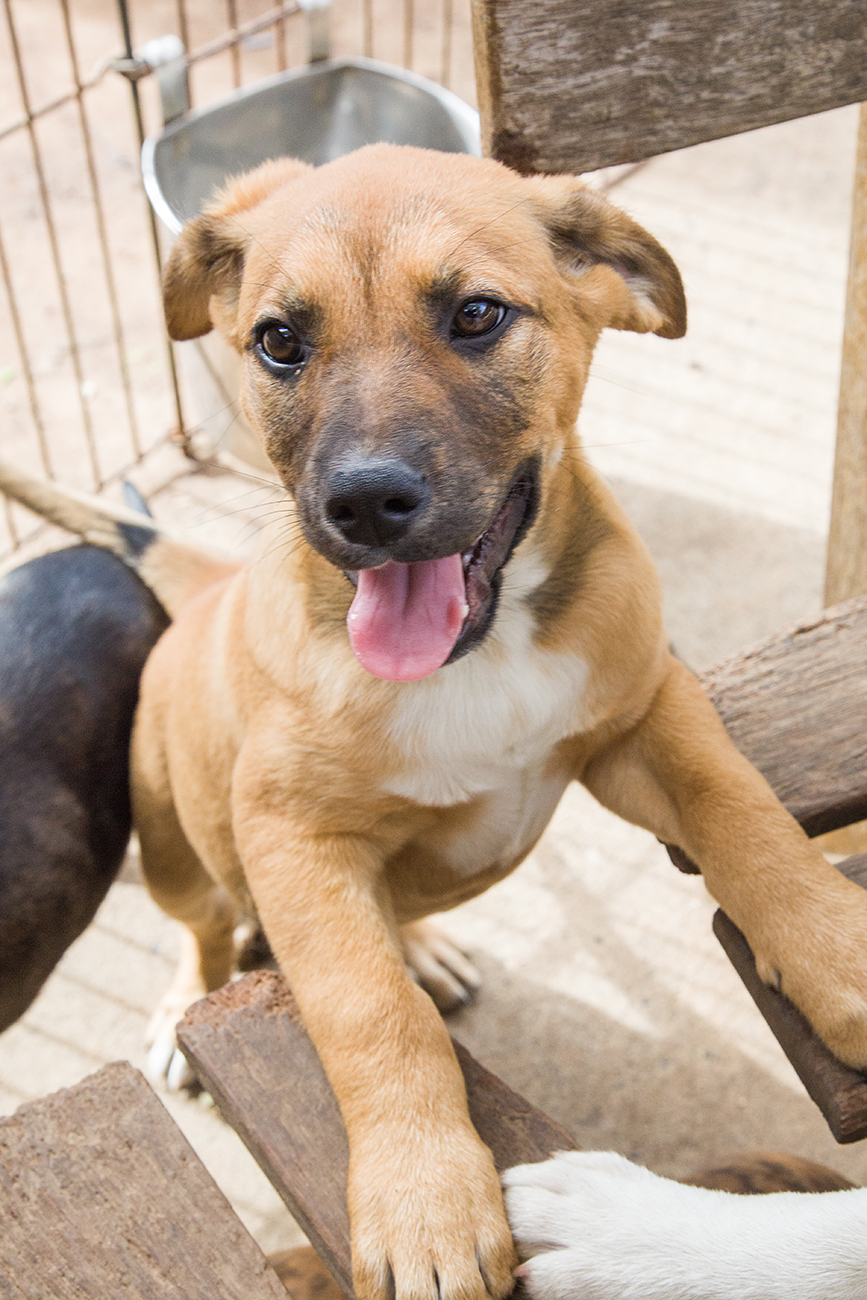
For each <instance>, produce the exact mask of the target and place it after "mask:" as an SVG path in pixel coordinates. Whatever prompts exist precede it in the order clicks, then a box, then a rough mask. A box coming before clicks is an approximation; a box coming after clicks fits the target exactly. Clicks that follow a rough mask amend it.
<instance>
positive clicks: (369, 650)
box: [346, 555, 467, 682]
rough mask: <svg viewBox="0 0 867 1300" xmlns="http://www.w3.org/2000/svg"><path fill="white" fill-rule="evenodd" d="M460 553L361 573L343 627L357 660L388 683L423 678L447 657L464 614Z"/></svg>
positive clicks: (456, 636) (384, 566) (464, 590)
mask: <svg viewBox="0 0 867 1300" xmlns="http://www.w3.org/2000/svg"><path fill="white" fill-rule="evenodd" d="M466 599H467V595H466V586H465V584H464V568H463V564H462V562H461V557H460V555H447V556H446V557H445V559H442V560H422V561H419V563H417V564H396V563H395V562H394V561H393V560H389V562H388V563H387V564H384V565H383V566H382V568H381V569H360V570H359V572H358V590H357V591H356V593H355V599H354V600H353V602H352V607H351V609H350V611H349V616H348V618H347V620H346V625H347V627H348V629H349V642H350V645H351V646H352V649H353V650H354V651H355V654H356V657H357V658H358V660H359V662H360V663H361V664H362V665H363V667H365V668H366V669H367V671H368V672H369V673H373V675H374V677H383V678H385V679H386V681H392V682H414V681H417V680H418V678H420V677H427V675H428V674H429V673H432V672H434V671H435V669H437V668H439V667H440V666H441V665H442V664H444V663H445V661H446V660H447V659H448V657H449V655H450V654H451V652H452V649H453V648H454V644H455V642H456V641H457V639H458V633H459V632H460V630H461V626H462V624H463V621H464V618H465V616H466Z"/></svg>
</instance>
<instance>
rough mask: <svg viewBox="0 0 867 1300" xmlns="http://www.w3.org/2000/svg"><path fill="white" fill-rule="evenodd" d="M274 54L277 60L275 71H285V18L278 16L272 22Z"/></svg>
mask: <svg viewBox="0 0 867 1300" xmlns="http://www.w3.org/2000/svg"><path fill="white" fill-rule="evenodd" d="M274 55H275V57H276V60H277V71H278V72H285V71H286V69H287V67H288V66H289V62H288V59H287V57H286V19H285V18H278V19H277V21H276V23H275V24H274Z"/></svg>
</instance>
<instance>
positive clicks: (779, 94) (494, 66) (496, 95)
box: [473, 0, 867, 173]
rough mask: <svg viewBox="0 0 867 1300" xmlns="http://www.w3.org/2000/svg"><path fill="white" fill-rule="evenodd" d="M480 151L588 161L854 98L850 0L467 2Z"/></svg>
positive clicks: (621, 157) (528, 166)
mask: <svg viewBox="0 0 867 1300" xmlns="http://www.w3.org/2000/svg"><path fill="white" fill-rule="evenodd" d="M473 32H474V42H475V53H476V78H477V83H478V90H479V106H480V110H481V116H482V140H483V147H484V149H485V152H486V153H490V154H492V155H493V156H494V157H495V158H499V159H500V160H501V161H502V162H505V163H507V164H508V165H509V166H511V167H515V168H517V170H518V171H521V172H525V173H531V172H547V171H552V172H563V171H567V172H570V171H591V170H594V169H595V168H597V167H607V166H611V165H612V164H615V163H625V162H637V161H638V160H639V159H641V158H647V157H650V156H652V155H653V154H659V153H665V152H667V151H668V150H670V149H682V148H683V147H684V146H685V145H690V144H696V143H698V142H699V141H701V140H715V139H717V138H719V137H720V136H725V135H733V134H735V133H736V132H738V131H748V130H751V129H753V128H754V127H759V126H766V125H768V124H769V123H771V122H784V121H787V120H788V119H789V118H793V117H801V116H803V115H805V114H807V113H818V112H821V111H822V110H823V109H827V108H836V107H837V106H838V105H841V104H851V103H855V102H858V101H860V100H865V99H867V24H865V21H864V8H863V0H822V3H821V4H817V3H815V0H732V2H731V3H729V4H714V3H712V0H641V3H638V0H633V2H632V3H631V4H624V3H619V4H611V3H610V2H609V0H473Z"/></svg>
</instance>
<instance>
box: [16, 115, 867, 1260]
mask: <svg viewBox="0 0 867 1300" xmlns="http://www.w3.org/2000/svg"><path fill="white" fill-rule="evenodd" d="M855 124H856V114H855V110H850V109H845V110H840V111H838V112H835V113H831V114H825V115H822V116H821V117H817V118H814V119H810V120H808V121H802V122H799V123H795V124H789V125H784V126H780V127H774V128H770V129H768V130H767V131H762V132H755V133H753V134H751V135H749V136H743V137H739V138H737V139H733V140H729V141H722V142H718V143H716V144H713V145H704V146H699V147H698V148H696V149H692V150H688V151H685V152H683V153H681V154H678V155H671V156H668V157H664V158H660V159H656V160H654V161H653V162H651V163H649V164H648V165H647V166H646V167H644V168H642V169H641V170H639V171H637V172H635V173H634V174H633V175H632V176H630V177H629V178H628V179H626V180H625V181H624V182H623V183H622V184H621V185H620V186H619V187H618V189H617V190H616V191H615V193H614V195H613V197H614V198H615V199H616V201H618V202H619V203H621V204H622V205H623V206H624V207H626V208H628V209H629V210H630V211H631V212H632V213H633V215H635V216H636V217H637V218H638V219H639V220H641V221H643V222H644V223H645V224H646V225H647V226H648V227H649V228H650V229H651V230H653V232H654V233H655V234H656V235H657V236H658V237H659V238H660V239H661V241H662V242H663V243H664V244H666V246H667V247H668V248H669V249H670V251H671V252H672V253H673V254H674V256H675V259H676V260H677V261H678V262H679V264H680V265H681V267H682V269H683V271H684V275H685V280H686V283H687V290H688V296H689V300H690V310H691V329H690V332H689V334H688V335H687V337H686V339H685V340H683V341H682V342H676V343H671V342H666V341H664V340H660V339H656V338H647V337H641V338H639V337H637V336H631V335H630V336H627V335H611V336H610V337H609V338H607V339H606V340H605V341H604V343H603V345H602V346H601V348H600V351H599V355H598V359H597V362H596V364H595V366H594V377H593V379H592V381H591V385H590V388H589V391H588V394H587V401H586V408H585V414H584V418H583V421H582V428H583V432H584V437H585V442H586V445H587V448H588V455H589V456H590V458H591V459H592V460H593V462H594V463H595V464H596V465H597V466H598V468H599V469H600V470H601V472H602V473H604V474H605V475H606V476H607V477H608V479H609V481H610V482H611V484H612V486H613V487H614V489H615V491H616V492H617V493H618V495H619V496H620V497H621V499H622V500H623V502H624V503H625V505H626V507H627V508H628V510H629V511H630V513H631V515H632V517H633V518H634V519H635V521H636V523H637V525H638V527H639V529H640V530H641V532H642V533H643V535H644V536H645V538H646V540H647V543H648V545H649V547H650V549H651V551H652V553H653V555H654V557H655V559H656V561H657V564H658V565H659V568H660V571H661V574H662V577H663V583H664V587H665V593H666V609H667V617H668V624H669V631H670V634H671V636H672V638H673V640H674V641H675V644H676V645H677V647H678V649H679V651H680V653H681V654H682V655H683V656H684V657H685V658H686V659H687V661H688V662H690V663H691V664H692V665H693V666H694V667H696V668H702V667H704V666H707V665H709V664H710V663H712V662H713V661H714V660H716V659H718V658H720V657H722V656H724V655H726V654H728V653H730V652H731V651H733V650H735V649H737V648H739V647H741V646H743V645H744V644H746V643H749V642H750V641H754V640H757V639H759V638H760V637H763V636H764V635H766V634H767V633H768V632H770V631H772V630H774V629H776V628H779V627H781V626H785V625H786V624H787V623H790V622H794V621H796V620H798V619H800V618H802V617H805V616H809V615H811V614H812V613H814V612H815V611H816V610H817V609H818V608H819V606H820V604H821V586H822V568H823V555H824V537H825V533H826V529H827V516H828V503H829V497H830V478H831V465H832V458H833V442H834V412H835V406H836V386H837V371H838V365H839V348H840V337H841V331H842V306H843V296H844V287H845V273H846V257H847V241H848V218H849V191H850V186H851V172H852V164H853V159H854V139H855ZM173 455H174V453H170V452H165V453H163V454H162V457H161V458H158V462H157V463H152V464H151V465H150V466H149V468H148V469H147V471H146V473H145V474H144V476H143V478H142V484H143V486H144V487H145V488H146V489H147V488H153V486H154V485H155V484H156V483H157V482H162V483H167V484H168V486H166V487H164V488H163V490H162V491H160V492H158V493H157V495H156V497H155V501H154V505H155V509H156V511H157V512H158V514H159V515H160V517H163V518H167V519H176V520H177V521H179V522H182V523H186V524H187V525H188V526H190V527H191V528H192V529H193V531H194V533H195V534H196V535H198V536H201V537H208V536H210V537H213V538H214V539H218V540H221V541H223V542H224V543H228V544H231V545H237V546H241V545H246V544H247V543H248V541H249V537H250V533H251V530H254V529H255V522H254V520H255V513H256V504H257V499H258V489H256V488H251V486H250V484H249V483H246V482H245V481H243V480H239V479H237V478H234V477H232V476H231V475H228V474H215V473H192V474H191V473H190V472H188V470H187V469H186V468H185V467H184V466H183V465H182V464H180V462H179V461H177V462H176V461H174V460H173V459H172V456H173ZM712 912H713V904H712V903H711V902H710V900H709V899H708V897H707V895H706V893H705V891H704V889H703V886H702V883H701V881H700V880H699V879H696V878H693V877H684V876H681V875H679V874H678V873H677V872H676V871H675V870H674V868H673V867H672V866H671V865H670V863H669V861H668V858H667V856H666V855H665V853H664V852H663V851H662V849H661V848H660V847H659V845H658V844H657V843H656V842H655V841H654V840H653V838H652V837H651V836H649V835H647V834H646V833H645V832H643V831H640V830H637V829H635V828H633V827H630V826H627V825H626V824H624V823H623V822H620V821H618V820H617V819H616V818H614V817H613V816H611V815H610V814H608V813H607V812H605V811H604V810H602V809H601V808H600V807H599V806H598V805H596V804H595V802H594V801H593V800H592V799H591V798H590V797H589V796H588V795H587V794H586V793H585V792H584V791H583V790H581V789H578V788H575V789H572V790H570V791H569V792H568V793H567V795H566V797H565V798H564V800H563V802H562V804H561V807H560V809H559V810H558V812H557V814H556V816H555V818H554V821H553V823H552V825H551V827H550V829H549V831H548V832H547V834H546V835H545V837H544V839H543V841H542V843H541V844H540V846H539V848H538V849H537V851H536V852H535V853H534V854H533V855H532V857H531V859H529V860H528V861H527V862H526V863H525V864H524V865H523V866H522V867H521V868H520V870H519V871H518V872H516V873H515V875H514V876H513V877H511V878H510V879H509V880H506V881H504V882H502V883H501V884H499V885H497V886H496V887H495V888H494V889H492V890H490V891H489V892H488V893H487V894H486V895H484V896H483V897H482V898H480V899H477V900H475V901H473V902H471V903H469V904H466V905H464V906H463V907H460V908H458V909H456V910H455V911H454V912H452V913H450V914H449V915H448V916H446V917H444V918H443V921H442V924H443V926H444V928H446V929H447V930H448V932H449V933H450V934H451V935H453V936H454V937H455V938H457V939H458V940H459V941H460V942H462V943H463V944H464V945H465V946H466V947H467V949H468V950H469V951H470V952H471V953H472V955H473V957H474V959H475V960H476V961H477V962H478V964H479V966H480V967H481V969H482V971H483V973H484V976H485V983H484V986H483V988H482V991H481V993H480V995H479V998H478V1000H477V1002H476V1003H475V1004H474V1005H473V1006H472V1007H470V1008H468V1009H467V1010H465V1011H462V1012H461V1013H459V1014H458V1015H456V1016H454V1017H452V1019H451V1022H450V1024H451V1029H452V1032H453V1033H454V1034H455V1036H456V1037H458V1038H460V1039H461V1040H462V1041H463V1042H464V1043H466V1045H467V1046H468V1047H469V1048H470V1050H471V1051H473V1052H474V1053H475V1054H476V1055H477V1056H478V1057H479V1058H480V1059H481V1060H482V1061H483V1062H484V1063H485V1064H486V1065H487V1066H489V1067H490V1068H491V1069H493V1070H494V1071H495V1072H497V1073H498V1074H500V1075H501V1077H503V1078H504V1079H505V1080H506V1081H507V1082H508V1083H510V1084H511V1085H512V1086H513V1087H515V1088H517V1089H518V1090H519V1091H521V1092H523V1093H524V1094H525V1095H526V1096H527V1097H529V1098H530V1099H531V1100H532V1101H533V1102H535V1103H536V1104H537V1105H539V1106H541V1107H542V1108H543V1109H544V1110H546V1111H547V1112H548V1113H549V1114H551V1115H552V1116H553V1117H555V1118H556V1119H558V1120H560V1121H561V1122H562V1123H563V1124H565V1125H566V1126H567V1127H569V1128H570V1129H571V1130H572V1131H573V1132H574V1133H575V1134H576V1136H577V1138H578V1139H579V1140H580V1142H581V1143H582V1144H583V1145H585V1146H586V1147H606V1148H613V1149H615V1150H618V1151H621V1152H624V1153H625V1154H627V1155H629V1156H631V1157H633V1158H635V1159H638V1160H641V1161H643V1162H646V1163H647V1164H648V1165H649V1166H650V1167H651V1168H653V1169H656V1170H658V1171H660V1172H664V1173H674V1174H677V1173H682V1172H687V1171H688V1170H690V1169H692V1168H694V1167H695V1166H697V1165H698V1164H700V1163H702V1162H704V1161H706V1160H708V1159H712V1158H715V1157H717V1156H720V1155H723V1154H726V1153H729V1152H731V1151H732V1150H736V1149H741V1150H743V1149H745V1148H757V1147H760V1148H765V1149H768V1148H776V1149H782V1150H789V1151H793V1152H797V1153H799V1154H800V1155H803V1156H807V1157H811V1158H813V1159H819V1160H823V1161H825V1162H826V1163H828V1164H830V1165H832V1166H833V1167H835V1168H837V1169H840V1170H841V1171H844V1172H846V1173H848V1174H849V1175H850V1176H851V1177H853V1178H854V1179H855V1180H856V1181H859V1182H863V1183H867V1146H863V1145H862V1146H855V1147H849V1148H840V1147H837V1146H836V1145H835V1143H834V1142H833V1139H832V1138H831V1137H830V1135H829V1133H828V1131H827V1129H826V1127H825V1125H824V1122H823V1120H822V1119H821V1117H820V1116H819V1114H818V1112H817V1111H816V1110H815V1108H814V1107H813V1105H812V1103H811V1102H810V1101H809V1100H808V1098H807V1097H806V1095H805V1094H804V1092H803V1089H802V1087H801V1085H800V1083H799V1082H798V1080H797V1078H796V1077H795V1075H794V1072H793V1071H792V1069H791V1067H790V1066H789V1065H788V1063H787V1061H786V1060H785V1058H784V1057H783V1055H782V1052H781V1051H780V1049H779V1048H778V1047H777V1045H776V1042H775V1040H774V1039H773V1038H772V1036H771V1034H770V1031H769V1030H768V1029H767V1027H766V1025H765V1023H764V1021H763V1020H762V1019H761V1017H760V1016H759V1014H758V1012H757V1011H756V1010H755V1008H754V1006H753V1004H752V1002H751V1000H750V999H749V997H748V996H747V994H746V993H745V992H744V990H743V988H742V986H741V984H740V981H739V980H738V978H737V976H736V975H735V974H734V972H733V971H732V969H731V968H730V966H729V964H728V962H727V960H726V958H725V957H724V956H723V954H722V952H721V950H720V949H719V947H718V945H717V943H716V940H715V939H714V938H713V936H712V934H711V932H710V918H711V915H712ZM174 946H175V941H174V935H173V932H172V927H171V925H170V923H168V922H167V921H166V920H165V919H164V918H163V917H162V915H161V914H160V913H159V912H158V911H157V909H156V908H155V907H154V906H153V904H152V903H151V902H150V900H149V898H148V896H147V894H146V892H145V891H144V889H143V888H142V887H141V885H140V884H138V883H136V878H135V871H134V867H130V869H129V870H128V871H127V873H126V874H125V877H124V878H123V879H122V880H121V881H120V882H119V883H118V884H116V885H115V886H114V887H113V889H112V891H111V893H110V895H109V897H108V899H107V901H106V903H105V904H104V906H103V908H102V910H101V911H100V913H99V916H98V917H97V919H96V921H95V922H94V924H93V925H92V926H91V927H90V929H89V930H88V931H87V932H86V933H85V934H84V935H83V936H82V937H81V939H79V941H78V942H77V943H76V944H75V945H74V946H73V948H72V949H70V951H69V953H68V954H67V955H66V957H65V958H64V960H63V961H62V962H61V964H60V967H59V968H58V970H57V972H56V973H55V975H54V976H53V977H52V979H51V980H50V981H49V983H48V984H47V986H46V988H45V989H44V991H43V993H42V994H41V995H40V997H39V999H38V1000H37V1002H36V1003H35V1004H34V1006H33V1007H32V1008H31V1009H30V1011H29V1012H28V1013H27V1015H26V1016H25V1017H24V1018H23V1020H22V1021H21V1022H20V1023H19V1024H18V1025H16V1026H14V1027H13V1028H12V1029H10V1030H9V1031H7V1033H6V1034H5V1035H4V1036H3V1037H2V1039H0V1112H9V1111H11V1110H13V1109H14V1108H15V1107H16V1106H17V1105H18V1104H19V1103H20V1102H21V1101H23V1100H25V1099H28V1098H31V1097H35V1096H39V1095H42V1094H44V1093H46V1092H49V1091H51V1090H53V1089H55V1088H58V1087H61V1086H64V1085H66V1084H70V1083H72V1082H74V1081H75V1080H76V1079H79V1078H81V1077H82V1076H84V1075H85V1074H88V1073H90V1072H91V1071H92V1070H94V1069H96V1068H97V1067H98V1066H99V1065H101V1064H102V1063H103V1062H106V1061H109V1060H113V1059H116V1058H118V1057H126V1058H128V1059H129V1060H131V1061H132V1062H133V1063H134V1064H137V1065H141V1063H142V1059H143V1052H142V1034H143V1031H144V1025H145V1020H146V1016H147V1013H148V1011H149V1010H150V1008H152V1006H153V1004H154V1002H155V1001H156V999H157V998H158V997H159V995H160V993H161V992H162V990H163V988H164V987H165V986H166V984H167V983H168V981H169V978H170V973H171V963H172V959H173V954H174ZM165 1100H166V1102H167V1105H168V1106H169V1108H170V1110H171V1112H172V1114H173V1115H174V1117H175V1118H176V1119H177V1121H178V1123H179V1124H180V1125H181V1127H182V1128H183V1129H184V1131H185V1132H186V1133H187V1134H188V1136H189V1138H190V1140H191V1141H192V1143H193V1145H194V1146H195V1147H196V1149H197V1151H198V1152H199V1154H200V1155H201V1156H202V1158H203V1160H204V1162H205V1163H206V1165H207V1166H208V1167H209V1168H210V1169H211V1171H212V1172H213V1174H214V1177H215V1178H216V1180H217V1182H218V1183H219V1184H220V1185H221V1187H223V1189H224V1190H225V1192H226V1193H227V1195H228V1196H229V1198H230V1200H231V1201H232V1203H233V1204H234V1205H235V1207H236V1209H237V1210H238V1212H239V1214H240V1215H241V1217H242V1218H243V1219H244V1221H245V1222H246V1223H247V1224H248V1226H249V1227H250V1228H251V1230H252V1232H253V1234H254V1235H255V1236H256V1237H257V1239H258V1240H259V1241H260V1242H261V1243H262V1244H263V1246H264V1247H265V1248H266V1249H269V1250H270V1249H277V1248H280V1247H282V1246H286V1245H290V1244H293V1243H294V1242H295V1241H297V1240H298V1235H297V1229H296V1228H295V1227H294V1225H293V1224H292V1223H291V1221H290V1220H289V1217H288V1215H287V1213H286V1211H285V1210H284V1209H283V1208H282V1206H281V1205H280V1203H279V1202H278V1201H277V1198H276V1196H275V1195H274V1193H273V1192H272V1191H271V1189H270V1188H269V1186H268V1184H267V1182H266V1180H265V1179H264V1177H263V1176H262V1175H261V1174H260V1173H259V1171H258V1170H257V1169H256V1168H255V1166H254V1165H253V1164H252V1161H251V1160H250V1158H249V1157H248V1156H247V1155H246V1153H245V1152H244V1151H243V1149H242V1148H241V1146H240V1143H239V1142H238V1140H237V1139H236V1138H235V1137H234V1135H233V1134H232V1133H230V1132H229V1130H228V1129H227V1128H226V1127H225V1126H224V1125H223V1124H222V1122H221V1121H220V1119H219V1117H218V1116H217V1115H216V1113H215V1112H213V1111H209V1110H207V1109H206V1108H205V1107H203V1105H202V1103H201V1102H195V1101H191V1100H189V1099H187V1098H186V1097H171V1098H166V1099H165Z"/></svg>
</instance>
